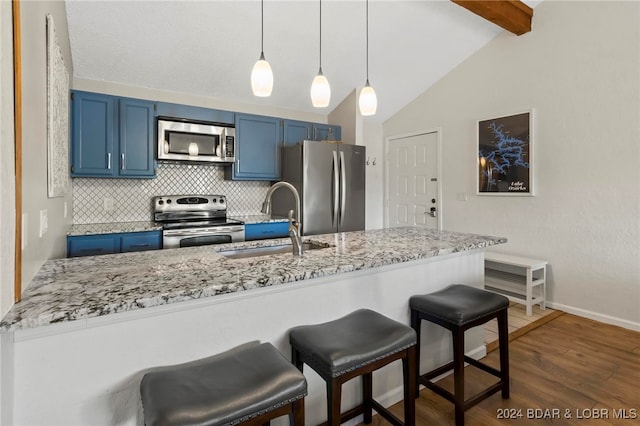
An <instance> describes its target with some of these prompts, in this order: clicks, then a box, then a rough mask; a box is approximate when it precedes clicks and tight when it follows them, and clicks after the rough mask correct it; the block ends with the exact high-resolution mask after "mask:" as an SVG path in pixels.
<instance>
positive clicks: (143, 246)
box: [120, 231, 162, 253]
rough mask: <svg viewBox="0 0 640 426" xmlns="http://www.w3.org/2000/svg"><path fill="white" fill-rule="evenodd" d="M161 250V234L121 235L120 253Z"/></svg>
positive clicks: (154, 232)
mask: <svg viewBox="0 0 640 426" xmlns="http://www.w3.org/2000/svg"><path fill="white" fill-rule="evenodd" d="M160 248H162V233H161V232H160V231H157V232H156V231H152V232H132V233H130V234H122V239H121V244H120V251H121V252H122V253H126V252H130V251H145V250H158V249H160Z"/></svg>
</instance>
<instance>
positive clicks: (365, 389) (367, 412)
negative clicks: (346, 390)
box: [362, 373, 373, 425]
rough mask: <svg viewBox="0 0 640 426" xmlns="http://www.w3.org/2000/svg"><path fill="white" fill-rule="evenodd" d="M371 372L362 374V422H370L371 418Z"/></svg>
mask: <svg viewBox="0 0 640 426" xmlns="http://www.w3.org/2000/svg"><path fill="white" fill-rule="evenodd" d="M372 401H373V373H366V374H363V375H362V408H363V413H362V414H363V417H364V418H363V422H364V424H367V425H368V424H369V423H371V420H372V418H373V404H372Z"/></svg>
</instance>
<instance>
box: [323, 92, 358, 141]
mask: <svg viewBox="0 0 640 426" xmlns="http://www.w3.org/2000/svg"><path fill="white" fill-rule="evenodd" d="M356 104H357V102H356V90H355V89H354V90H352V91H351V92H350V93H349V94H348V95H347V96H346V97H345V98H344V99H343V100H342V102H340V104H338V106H336V107H335V108H334V109H333V111H331V112H330V113H329V116H328V118H329V123H331V124H335V125H338V126H341V127H342V129H341V133H342V137H341V139H342V142H344V143H348V144H355V145H360V141H358V140H356V138H357V136H356V134H357V132H358V128H357V127H358V126H357V124H358V121H359V119H360V118H359V115H360V114H359V113H358V111H357V109H358V107H357V105H356Z"/></svg>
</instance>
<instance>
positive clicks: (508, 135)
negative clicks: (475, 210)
mask: <svg viewBox="0 0 640 426" xmlns="http://www.w3.org/2000/svg"><path fill="white" fill-rule="evenodd" d="M533 119H534V111H533V109H528V110H524V111H520V112H516V113H513V114H509V115H502V116H497V117H492V118H487V119H483V120H478V123H477V132H476V135H477V151H476V152H477V165H476V178H477V184H476V190H477V195H493V196H519V197H531V196H534V173H533V172H534V156H533V148H534V137H533V136H534V135H533V128H534V126H533V124H534V121H533Z"/></svg>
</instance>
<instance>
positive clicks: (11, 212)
mask: <svg viewBox="0 0 640 426" xmlns="http://www.w3.org/2000/svg"><path fill="white" fill-rule="evenodd" d="M14 160H15V154H14V126H13V25H12V11H11V2H0V199H1V200H3V202H2V203H0V317H3V316H4V314H6V313H7V311H8V310H9V308H11V305H13V299H14V290H13V277H14V265H13V263H14V258H15V253H14V241H15V226H16V225H15V201H14V200H15V196H16V195H15V166H14Z"/></svg>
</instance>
